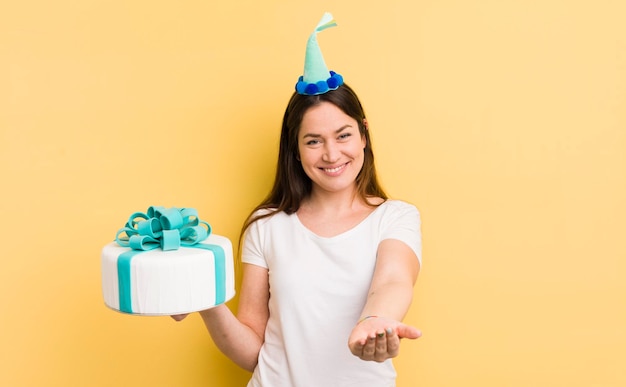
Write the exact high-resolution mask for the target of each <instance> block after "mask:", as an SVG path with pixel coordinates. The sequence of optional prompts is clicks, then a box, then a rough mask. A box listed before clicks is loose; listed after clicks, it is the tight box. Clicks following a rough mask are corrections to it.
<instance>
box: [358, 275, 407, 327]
mask: <svg viewBox="0 0 626 387" xmlns="http://www.w3.org/2000/svg"><path fill="white" fill-rule="evenodd" d="M412 301H413V286H412V284H411V283H407V282H389V283H385V284H381V285H380V286H378V287H377V288H375V289H372V290H371V292H370V294H369V295H368V297H367V302H366V304H365V307H364V308H363V311H362V312H361V318H364V317H367V316H380V317H385V318H388V319H391V320H396V321H402V319H403V318H404V316H405V315H406V313H407V311H408V310H409V307H410V306H411V302H412Z"/></svg>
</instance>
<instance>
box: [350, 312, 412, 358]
mask: <svg viewBox="0 0 626 387" xmlns="http://www.w3.org/2000/svg"><path fill="white" fill-rule="evenodd" d="M421 335H422V332H420V330H419V329H417V328H415V327H412V326H409V325H406V324H402V323H400V322H398V321H394V320H388V319H385V318H382V317H370V318H367V319H365V320H362V321H361V322H360V323H358V324H357V326H356V327H354V329H353V330H352V333H351V334H350V338H349V339H348V346H349V347H350V352H352V354H353V355H354V356H357V357H359V358H360V359H361V360H370V361H376V362H383V361H385V360H387V359H390V358H393V357H396V356H398V353H399V352H400V339H403V338H406V339H417V338H419V337H420V336H421Z"/></svg>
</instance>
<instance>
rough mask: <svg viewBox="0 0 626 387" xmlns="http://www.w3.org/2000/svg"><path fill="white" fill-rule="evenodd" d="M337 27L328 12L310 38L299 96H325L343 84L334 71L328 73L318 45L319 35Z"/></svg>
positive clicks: (297, 86) (299, 85)
mask: <svg viewBox="0 0 626 387" xmlns="http://www.w3.org/2000/svg"><path fill="white" fill-rule="evenodd" d="M335 26H337V23H336V22H335V20H334V19H333V15H331V14H330V13H328V12H326V13H325V14H324V16H322V20H320V22H319V23H318V24H317V27H315V30H314V31H313V33H312V34H311V35H310V36H309V40H308V42H307V44H306V56H305V58H304V75H302V76H300V78H299V79H298V83H296V91H297V92H298V94H304V95H316V94H324V93H326V92H327V91H329V90H335V89H337V88H338V87H339V86H341V85H342V84H343V77H342V76H341V75H339V74H337V73H336V72H334V71H328V67H326V62H324V56H323V55H322V51H321V50H320V46H319V45H318V44H317V33H318V32H320V31H323V30H325V29H327V28H330V27H335Z"/></svg>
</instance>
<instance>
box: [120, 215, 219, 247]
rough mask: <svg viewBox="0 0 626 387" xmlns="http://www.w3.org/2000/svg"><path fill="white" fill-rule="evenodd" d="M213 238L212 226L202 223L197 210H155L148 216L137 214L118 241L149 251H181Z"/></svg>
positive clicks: (128, 223) (131, 217) (121, 232)
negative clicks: (211, 236) (210, 236)
mask: <svg viewBox="0 0 626 387" xmlns="http://www.w3.org/2000/svg"><path fill="white" fill-rule="evenodd" d="M210 234H211V225H209V224H208V223H207V222H205V221H203V220H200V218H199V217H198V211H196V210H195V209H194V208H175V207H174V208H165V207H160V206H152V207H150V208H148V211H147V213H143V212H135V213H134V214H132V215H131V216H130V218H129V219H128V222H126V226H124V227H123V228H121V229H120V230H119V231H118V232H117V235H115V241H116V242H117V243H118V244H119V245H120V246H123V247H130V248H131V249H133V250H142V251H148V250H153V249H156V248H158V247H160V248H161V249H162V250H165V251H167V250H177V249H178V248H179V247H181V246H193V245H195V244H196V243H198V242H201V241H203V240H205V239H206V238H207V237H208V236H209V235H210Z"/></svg>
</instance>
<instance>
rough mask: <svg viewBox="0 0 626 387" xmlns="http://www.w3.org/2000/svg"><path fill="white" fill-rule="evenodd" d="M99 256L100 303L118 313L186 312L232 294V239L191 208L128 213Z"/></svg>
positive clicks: (216, 301)
mask: <svg viewBox="0 0 626 387" xmlns="http://www.w3.org/2000/svg"><path fill="white" fill-rule="evenodd" d="M101 258H102V292H103V295H104V302H105V305H107V306H108V307H109V308H111V309H114V310H116V311H120V312H123V313H128V314H136V315H154V316H160V315H174V314H183V313H190V312H196V311H200V310H204V309H209V308H212V307H214V306H217V305H220V304H223V303H225V302H226V301H228V300H230V299H231V298H233V297H234V295H235V279H234V277H235V276H234V263H233V248H232V243H231V242H230V240H229V239H228V238H226V237H224V236H220V235H215V234H212V233H211V226H210V225H209V224H208V223H207V222H205V221H203V220H200V218H199V217H198V214H197V211H196V210H195V209H193V208H169V209H168V208H164V207H150V208H148V211H147V212H146V213H142V212H136V213H134V214H132V215H131V216H130V218H129V220H128V222H127V223H126V225H125V226H124V227H123V228H122V229H120V230H119V231H118V232H117V235H116V237H115V241H114V242H111V243H109V244H107V245H105V246H104V248H103V249H102V256H101Z"/></svg>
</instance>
